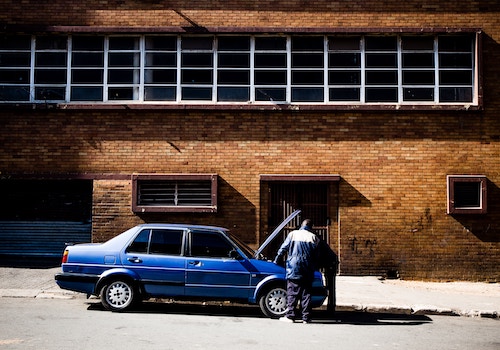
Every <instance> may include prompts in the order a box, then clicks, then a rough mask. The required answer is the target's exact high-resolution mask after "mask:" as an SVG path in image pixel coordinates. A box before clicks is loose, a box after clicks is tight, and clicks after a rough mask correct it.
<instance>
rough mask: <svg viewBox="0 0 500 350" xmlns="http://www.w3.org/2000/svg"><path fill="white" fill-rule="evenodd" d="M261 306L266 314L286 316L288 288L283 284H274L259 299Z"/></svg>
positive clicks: (272, 316) (269, 315)
mask: <svg viewBox="0 0 500 350" xmlns="http://www.w3.org/2000/svg"><path fill="white" fill-rule="evenodd" d="M259 306H260V309H261V311H262V313H263V314H264V315H266V316H267V317H271V318H278V317H281V316H284V315H285V313H286V290H285V288H283V287H281V286H274V287H272V288H270V289H268V290H267V291H266V292H265V293H263V294H262V295H261V297H260V299H259Z"/></svg>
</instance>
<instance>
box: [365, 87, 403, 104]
mask: <svg viewBox="0 0 500 350" xmlns="http://www.w3.org/2000/svg"><path fill="white" fill-rule="evenodd" d="M365 94H366V96H365V99H366V102H398V89H397V88H366V90H365Z"/></svg>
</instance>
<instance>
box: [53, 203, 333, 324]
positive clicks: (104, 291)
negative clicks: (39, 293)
mask: <svg viewBox="0 0 500 350" xmlns="http://www.w3.org/2000/svg"><path fill="white" fill-rule="evenodd" d="M294 214H295V215H294ZM294 214H292V215H291V216H290V217H289V218H287V220H286V221H285V222H284V223H283V224H282V225H280V226H279V227H278V228H277V229H276V230H275V232H273V234H272V235H271V236H270V237H269V238H268V239H267V240H266V242H265V245H267V244H268V243H269V242H270V241H271V240H272V239H273V238H274V237H275V236H276V235H277V234H278V233H279V231H280V230H281V229H282V228H283V227H284V225H286V223H287V222H289V221H290V220H291V217H292V216H293V217H294V216H296V215H297V214H298V212H295V213H294ZM293 217H292V218H293ZM263 248H264V245H263V246H262V247H261V248H260V249H259V250H257V251H254V250H252V249H251V248H250V247H248V246H247V245H246V244H244V243H243V242H241V241H240V240H239V239H238V238H237V237H235V236H232V235H231V233H230V232H229V231H228V230H227V229H225V228H221V227H213V226H199V225H183V224H144V225H139V226H136V227H134V228H131V229H130V230H128V231H125V232H123V233H122V234H120V235H118V236H116V237H114V238H112V239H111V240H109V241H107V242H105V243H102V244H92V243H91V244H77V245H73V246H68V247H67V248H66V250H65V251H64V255H63V261H62V272H61V273H58V274H56V276H55V279H56V282H57V284H58V285H59V286H60V287H61V288H63V289H67V290H71V291H76V292H81V293H86V294H87V295H95V296H100V298H101V303H102V304H103V306H104V307H105V308H106V309H108V310H112V311H125V310H128V309H130V308H131V307H132V306H133V305H134V304H135V303H136V302H139V301H141V300H146V299H149V298H172V299H179V300H226V301H235V302H243V303H249V304H258V305H259V306H260V309H261V310H262V312H263V314H264V315H266V316H268V317H273V318H274V317H280V316H282V315H284V313H285V311H286V288H285V269H284V268H283V267H282V266H279V265H276V264H274V263H272V262H271V261H268V260H266V259H264V258H263V257H262V254H261V253H262V249H263ZM313 288H314V293H313V298H312V301H313V307H318V306H321V305H322V304H323V302H324V300H325V298H326V289H325V287H324V284H323V279H322V275H321V274H320V273H319V272H316V276H315V281H314V284H313Z"/></svg>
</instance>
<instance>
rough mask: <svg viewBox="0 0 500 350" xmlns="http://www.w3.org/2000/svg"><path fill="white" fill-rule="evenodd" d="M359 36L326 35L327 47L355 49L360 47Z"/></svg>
mask: <svg viewBox="0 0 500 350" xmlns="http://www.w3.org/2000/svg"><path fill="white" fill-rule="evenodd" d="M360 43H361V37H359V36H332V37H328V49H329V50H332V51H333V50H336V51H356V50H359V49H360Z"/></svg>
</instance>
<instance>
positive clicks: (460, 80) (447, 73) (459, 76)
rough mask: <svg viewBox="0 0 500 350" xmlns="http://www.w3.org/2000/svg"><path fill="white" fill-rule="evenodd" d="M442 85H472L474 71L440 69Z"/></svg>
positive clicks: (440, 82)
mask: <svg viewBox="0 0 500 350" xmlns="http://www.w3.org/2000/svg"><path fill="white" fill-rule="evenodd" d="M439 84H440V85H471V84H472V72H471V71H469V70H458V71H456V70H444V71H439Z"/></svg>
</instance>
